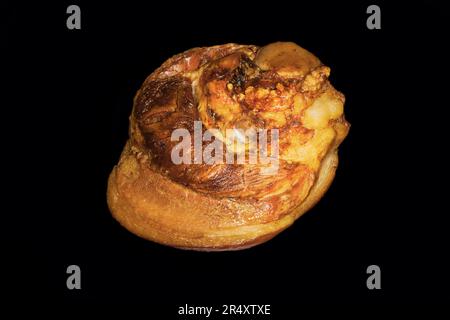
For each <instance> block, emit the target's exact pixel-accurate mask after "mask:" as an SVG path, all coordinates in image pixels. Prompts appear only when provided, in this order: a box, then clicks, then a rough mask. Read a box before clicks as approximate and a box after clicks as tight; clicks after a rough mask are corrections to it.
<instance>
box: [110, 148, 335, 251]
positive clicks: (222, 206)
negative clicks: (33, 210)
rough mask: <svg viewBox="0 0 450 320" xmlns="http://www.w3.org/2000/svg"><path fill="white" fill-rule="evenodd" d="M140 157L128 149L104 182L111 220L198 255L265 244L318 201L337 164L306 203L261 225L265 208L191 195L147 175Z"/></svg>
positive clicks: (329, 160)
mask: <svg viewBox="0 0 450 320" xmlns="http://www.w3.org/2000/svg"><path fill="white" fill-rule="evenodd" d="M139 157H140V156H139V155H136V154H134V153H133V152H132V151H131V147H130V145H129V144H127V146H126V147H125V150H124V152H123V154H122V156H121V160H120V162H119V164H118V165H117V166H116V167H115V168H114V169H113V171H112V173H111V175H110V177H109V181H108V193H107V200H108V205H109V208H110V209H111V212H112V213H113V216H114V217H115V218H116V219H117V221H119V222H120V223H121V224H122V225H123V226H124V227H125V228H127V229H128V230H129V231H131V232H133V233H134V234H136V235H138V236H140V237H142V238H144V239H147V240H151V241H155V242H158V243H161V244H165V245H170V246H174V247H178V248H182V249H192V250H201V251H221V250H238V249H245V248H249V247H252V246H255V245H257V244H260V243H262V242H265V241H267V240H270V239H271V238H272V237H274V236H275V235H277V234H278V233H279V232H281V231H282V230H284V229H285V228H287V227H289V226H290V225H291V224H292V223H293V222H294V221H295V219H297V218H299V217H300V216H301V215H302V214H304V213H305V212H307V211H308V210H309V209H310V208H311V207H312V206H314V205H315V204H316V203H317V202H318V201H319V200H320V198H321V197H322V195H323V194H324V193H325V192H326V190H327V189H328V188H329V186H330V184H331V182H332V181H333V178H334V174H335V171H336V168H337V164H338V157H337V153H336V152H335V151H333V152H331V153H329V154H328V155H327V156H326V157H325V160H324V162H323V164H322V167H321V170H320V173H319V177H318V180H317V183H316V184H315V185H314V187H313V188H312V189H311V192H310V194H309V195H308V197H307V198H306V199H305V201H304V202H303V203H302V204H301V205H300V206H299V207H297V208H294V209H293V210H292V212H290V213H289V214H286V215H285V216H283V217H282V218H281V219H279V220H275V221H271V222H266V223H264V222H262V223H261V220H262V219H261V217H263V215H264V214H265V213H267V212H268V211H269V210H270V208H267V207H265V206H264V205H259V204H255V205H253V206H249V205H247V206H244V205H242V204H240V203H237V202H235V201H232V200H230V199H226V198H225V199H216V198H214V197H208V196H206V195H203V194H199V193H196V192H194V191H192V190H189V189H188V188H185V187H183V186H180V185H179V184H177V183H175V182H173V181H170V180H169V179H167V178H166V177H164V176H162V175H161V174H159V173H157V172H154V171H152V170H150V169H149V168H148V167H147V166H146V165H145V162H144V163H143V162H142V161H140V159H139Z"/></svg>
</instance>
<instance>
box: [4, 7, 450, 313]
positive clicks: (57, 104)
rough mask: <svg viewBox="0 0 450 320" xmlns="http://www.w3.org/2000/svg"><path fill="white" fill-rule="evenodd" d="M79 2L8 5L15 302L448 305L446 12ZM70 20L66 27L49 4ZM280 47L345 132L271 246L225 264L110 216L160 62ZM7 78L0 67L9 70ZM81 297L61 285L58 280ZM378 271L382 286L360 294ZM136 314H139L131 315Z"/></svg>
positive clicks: (7, 229) (230, 255)
mask: <svg viewBox="0 0 450 320" xmlns="http://www.w3.org/2000/svg"><path fill="white" fill-rule="evenodd" d="M145 3H146V5H144V4H143V3H139V2H136V3H131V2H130V1H126V2H123V3H120V4H112V3H111V2H104V3H102V4H100V3H98V4H96V5H94V4H92V3H90V2H88V1H73V2H64V1H61V2H60V3H55V4H42V3H39V4H33V5H31V4H25V3H22V4H14V5H8V6H7V7H6V10H5V11H4V12H7V15H6V17H5V19H4V20H3V22H6V24H5V27H4V28H2V30H3V31H5V30H6V37H4V39H6V41H5V42H3V44H2V46H3V45H4V44H5V43H6V53H7V56H6V59H5V62H6V67H7V68H6V69H5V70H7V71H12V72H11V73H7V75H8V77H9V78H8V84H7V86H6V88H7V92H6V94H7V95H9V94H10V97H11V98H12V99H11V100H10V102H9V103H8V107H7V108H4V109H5V117H4V118H3V122H4V126H3V127H4V128H6V130H7V133H8V134H7V135H5V139H4V140H5V157H6V158H8V159H9V160H11V161H12V162H13V163H14V165H16V166H18V169H12V167H5V175H8V174H13V179H12V182H11V184H10V188H9V190H10V191H11V192H10V193H7V194H6V195H7V196H8V198H9V200H12V201H13V205H12V206H11V207H10V208H11V209H7V210H6V211H5V212H4V214H5V215H7V216H8V217H13V220H14V222H13V223H12V224H4V225H3V229H4V232H3V233H2V237H5V240H6V241H5V242H4V243H6V244H7V246H8V252H9V253H11V254H12V258H11V259H9V260H8V261H7V262H5V264H6V265H9V266H11V268H12V269H14V270H15V271H16V273H15V274H17V276H15V277H12V279H13V282H14V284H15V286H14V287H15V289H16V292H15V294H12V295H11V296H13V297H16V298H18V299H21V300H24V299H26V300H28V301H47V302H52V303H54V302H55V301H56V302H58V303H67V304H69V305H72V304H80V303H82V304H84V303H99V302H106V303H107V302H111V303H118V302H120V303H139V304H143V305H153V307H154V308H156V309H157V310H159V312H161V313H163V314H165V315H166V316H170V315H176V311H177V306H178V305H184V304H185V303H190V304H196V305H207V304H209V305H220V304H225V303H234V304H239V303H256V304H272V305H273V307H272V310H273V313H274V314H275V315H277V314H278V315H280V314H282V313H285V314H287V313H288V312H291V311H292V312H293V311H295V308H296V307H297V306H298V305H299V304H300V303H352V302H361V303H380V302H400V301H403V302H417V301H422V302H423V301H425V302H437V301H441V302H442V301H447V302H448V298H449V293H448V292H449V290H448V286H447V282H448V279H447V278H448V270H449V269H448V265H446V264H445V262H446V261H445V260H446V259H445V258H446V256H447V255H448V244H447V243H446V240H448V239H447V236H446V232H447V230H448V225H446V224H445V219H444V218H445V216H446V215H448V208H447V207H446V206H443V203H444V201H445V200H446V198H447V197H448V196H447V194H446V193H447V189H448V187H447V185H448V184H446V183H444V184H442V183H441V184H438V183H439V182H438V180H440V181H445V176H446V175H447V174H448V172H447V171H448V169H447V168H448V165H447V163H446V161H447V160H446V159H447V156H446V152H445V149H446V146H447V144H448V143H447V142H446V137H447V136H448V133H447V130H448V125H446V118H445V116H444V114H445V113H446V109H447V108H448V98H445V97H446V96H447V95H448V88H447V86H448V81H446V80H445V79H446V77H445V74H446V71H447V70H448V66H447V65H446V64H447V63H448V56H449V55H448V50H447V49H446V46H445V43H446V42H448V39H447V38H448V35H449V34H448V27H447V22H446V21H448V19H449V14H448V12H447V11H446V10H445V8H444V7H443V6H441V5H437V4H426V2H425V1H424V2H418V3H415V4H413V3H410V2H405V3H402V4H398V5H397V6H393V4H387V3H384V2H383V3H380V2H376V1H375V2H373V3H375V4H378V5H380V7H381V12H382V16H381V20H382V21H381V22H382V29H381V30H368V29H367V28H366V19H367V17H368V15H367V14H366V8H367V6H368V5H370V4H372V2H360V3H353V4H350V3H340V4H332V3H324V2H314V3H312V2H309V1H308V2H305V1H295V2H292V3H288V2H281V1H278V2H269V3H262V2H257V1H254V2H243V1H240V2H237V3H236V2H231V1H228V2H226V1H219V2H215V3H213V2H205V3H202V2H198V1H192V2H190V3H188V2H184V4H178V3H175V2H169V1H166V2H162V3H158V4H154V3H152V2H151V1H146V2H145ZM70 4H77V5H79V6H80V8H81V24H82V29H81V30H68V29H67V28H66V18H67V16H68V15H67V14H66V8H67V6H68V5H70ZM279 40H284V41H294V42H296V43H298V44H299V45H301V46H303V47H304V48H306V49H308V50H309V51H311V52H313V53H314V54H316V55H317V56H318V57H319V58H320V59H321V60H322V62H324V63H325V64H326V65H328V66H330V67H331V70H332V74H331V82H332V83H333V84H334V86H335V87H336V88H337V89H338V90H340V91H342V92H343V93H344V94H345V96H346V105H345V113H346V118H347V120H348V121H349V122H350V123H351V124H352V127H351V131H350V134H349V136H348V138H347V139H346V140H345V141H344V143H343V144H342V146H341V147H340V151H339V154H340V165H339V169H338V171H337V176H336V179H335V181H334V182H333V185H332V187H331V188H330V190H329V191H328V193H327V194H326V196H325V197H324V198H323V199H322V200H321V201H320V203H319V204H318V205H317V206H316V207H315V208H314V209H312V210H311V211H310V212H309V213H308V214H306V215H305V216H303V217H302V218H301V219H299V220H298V221H297V222H296V223H295V224H294V225H293V226H292V227H290V228H289V229H288V230H286V231H285V232H283V233H281V234H280V235H279V236H277V237H276V238H275V239H273V240H271V241H269V242H267V243H265V244H262V245H260V246H257V247H255V248H252V249H249V250H244V251H239V252H223V253H198V252H189V251H180V250H177V249H172V248H168V247H164V246H161V245H158V244H154V243H151V242H148V241H145V240H142V239H140V238H138V237H136V236H134V235H133V234H131V233H129V232H128V231H126V230H125V229H123V228H122V227H120V225H119V224H118V223H117V222H115V221H114V220H113V218H112V217H111V215H110V213H109V211H108V208H107V204H106V195H105V194H106V181H107V177H108V175H109V173H110V171H111V169H112V167H113V166H114V165H115V164H116V162H117V160H118V158H119V155H120V152H121V149H122V147H123V146H124V143H125V141H126V139H127V127H128V115H129V113H130V111H131V107H132V99H133V96H134V94H135V92H136V91H137V90H138V88H139V87H140V85H141V84H142V82H143V80H144V79H145V78H146V76H147V75H148V74H150V73H151V72H152V71H153V70H154V69H155V68H157V67H158V66H159V65H160V64H161V63H162V62H163V61H164V60H165V59H167V58H169V57H170V56H172V55H174V54H176V53H179V52H182V51H184V50H187V49H189V48H192V47H195V46H209V45H214V44H222V43H227V42H237V43H246V44H256V45H265V44H267V43H270V42H273V41H279ZM8 67H9V68H8ZM71 264H76V265H79V266H80V267H81V270H82V290H79V291H76V290H74V291H69V290H67V288H66V285H65V283H66V277H67V274H66V268H67V266H68V265H71ZM371 264H376V265H379V266H380V268H381V272H382V275H381V281H382V289H381V290H378V291H377V290H373V291H370V290H368V289H367V288H366V279H367V274H366V268H367V266H369V265H371ZM148 316H149V317H150V318H151V315H148Z"/></svg>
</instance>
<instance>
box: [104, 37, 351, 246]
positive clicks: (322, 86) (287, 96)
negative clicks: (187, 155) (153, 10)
mask: <svg viewBox="0 0 450 320" xmlns="http://www.w3.org/2000/svg"><path fill="white" fill-rule="evenodd" d="M329 73H330V69H329V68H328V67H325V66H323V65H322V64H321V62H320V61H319V60H318V59H317V58H316V57H315V56H313V55H312V54H311V53H309V52H307V51H306V50H304V49H302V48H300V47H299V46H297V45H295V44H293V43H281V42H278V43H273V44H270V45H268V46H266V47H263V48H257V47H256V46H245V45H236V44H227V45H221V46H215V47H209V48H195V49H191V50H188V51H186V52H184V53H182V54H179V55H177V56H175V57H173V58H171V59H169V60H168V61H166V62H165V63H164V64H163V65H162V66H161V67H160V68H158V69H157V70H156V71H155V72H153V73H152V74H151V75H150V76H149V77H148V78H147V79H146V81H145V82H144V84H143V86H142V87H141V89H140V90H139V92H138V93H137V95H136V97H135V101H134V108H133V112H132V115H131V117H130V139H129V141H128V143H127V146H126V147H125V149H124V152H123V154H122V156H121V160H120V161H119V164H118V166H116V167H115V169H114V170H113V172H112V174H111V176H110V180H109V184H108V203H109V206H110V208H111V211H112V213H113V215H114V216H115V217H116V219H117V220H118V221H119V222H120V223H122V224H123V225H124V226H125V227H126V228H128V229H129V230H130V231H132V232H134V233H136V234H138V235H140V236H142V237H144V238H147V239H150V240H153V241H156V242H160V243H164V244H167V245H172V246H176V247H180V248H186V249H196V250H231V249H242V248H246V247H249V246H252V245H255V244H258V243H261V242H263V241H266V240H268V239H270V238H271V237H273V236H274V235H276V234H277V233H278V232H280V231H281V230H283V229H284V228H286V227H287V226H289V225H290V224H292V222H293V221H294V220H295V219H296V218H298V217H299V216H300V215H301V214H302V213H304V212H305V211H306V210H308V209H309V208H310V207H311V206H312V205H314V203H315V202H317V201H318V200H319V199H320V197H321V196H322V195H323V193H324V192H325V191H326V189H327V188H328V186H329V184H330V183H331V181H332V179H333V177H334V171H335V169H336V166H337V153H336V151H337V147H338V145H339V144H340V143H341V142H342V140H343V139H344V138H345V136H346V134H347V132H348V129H349V124H348V123H347V122H346V121H345V119H344V115H343V104H344V96H343V95H342V94H341V93H339V92H338V91H336V90H335V89H334V88H333V87H332V86H331V84H330V83H329V82H328V80H327V78H328V76H329ZM195 120H197V121H202V123H203V130H206V129H211V128H218V129H219V130H221V131H222V132H223V133H224V131H225V130H226V129H227V128H242V129H247V128H266V129H272V128H277V129H279V132H280V164H279V170H278V172H277V174H276V175H264V174H262V171H261V170H260V169H261V168H262V167H264V166H263V165H261V164H248V163H246V164H213V165H207V164H181V165H175V164H174V163H173V162H172V160H171V151H172V148H173V147H174V146H175V145H176V144H177V143H178V142H174V141H171V139H170V138H171V134H172V132H173V130H175V129H179V128H185V129H187V130H189V131H190V132H191V134H192V136H193V124H194V121H195ZM208 143H209V142H208ZM208 143H207V142H205V143H204V145H205V146H206V145H207V144H208ZM191 147H192V149H193V144H192V146H191ZM248 151H249V150H243V151H242V150H241V152H247V153H248ZM192 153H193V151H192Z"/></svg>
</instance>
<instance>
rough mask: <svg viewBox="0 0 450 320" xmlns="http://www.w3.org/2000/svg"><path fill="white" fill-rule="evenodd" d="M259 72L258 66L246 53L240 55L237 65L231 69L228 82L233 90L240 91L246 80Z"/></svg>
mask: <svg viewBox="0 0 450 320" xmlns="http://www.w3.org/2000/svg"><path fill="white" fill-rule="evenodd" d="M258 74H259V67H258V66H257V65H256V64H255V63H254V62H253V61H252V60H251V59H250V58H249V57H247V56H246V55H242V56H241V60H240V63H239V66H238V67H237V68H236V69H234V70H233V74H232V76H231V79H230V81H229V82H230V83H231V84H232V85H233V90H234V91H235V92H237V93H241V92H242V91H243V90H244V89H245V87H246V85H247V82H248V81H249V80H250V79H252V78H254V77H256V76H257V75H258Z"/></svg>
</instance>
